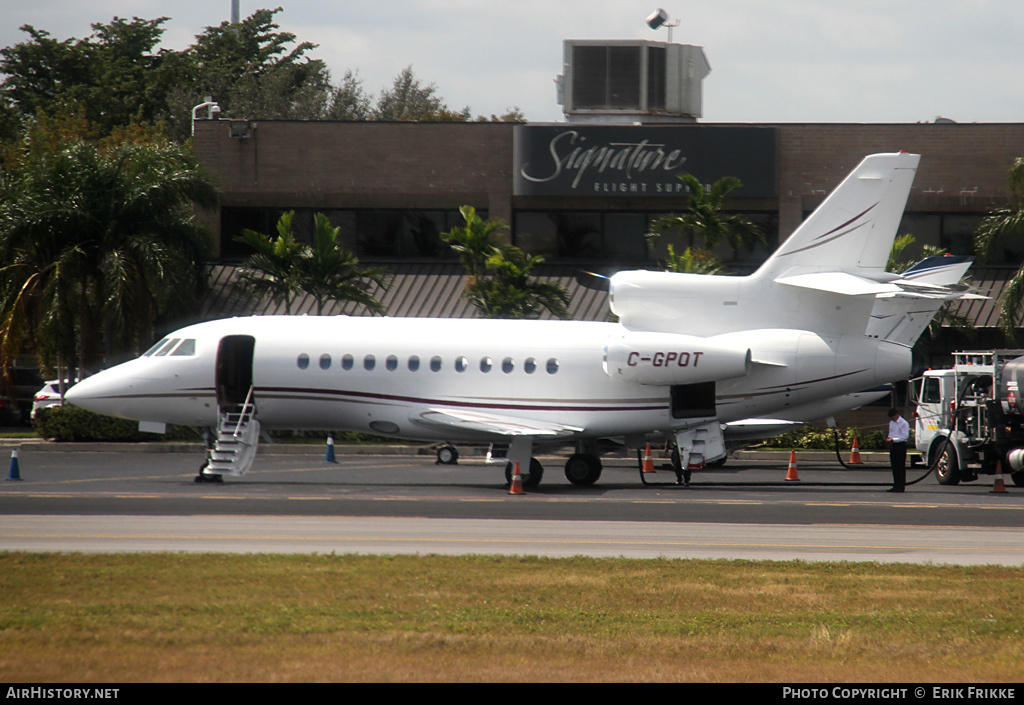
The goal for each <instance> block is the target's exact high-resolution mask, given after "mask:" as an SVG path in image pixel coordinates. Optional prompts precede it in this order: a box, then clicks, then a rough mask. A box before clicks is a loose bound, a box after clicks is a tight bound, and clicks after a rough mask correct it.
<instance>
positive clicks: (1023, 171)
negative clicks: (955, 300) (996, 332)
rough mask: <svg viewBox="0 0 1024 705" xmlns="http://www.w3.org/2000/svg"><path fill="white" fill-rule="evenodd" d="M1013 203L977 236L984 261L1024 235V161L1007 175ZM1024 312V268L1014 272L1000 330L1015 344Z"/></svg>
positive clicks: (987, 222) (977, 247) (1002, 307)
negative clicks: (1023, 310)
mask: <svg viewBox="0 0 1024 705" xmlns="http://www.w3.org/2000/svg"><path fill="white" fill-rule="evenodd" d="M1007 180H1008V182H1009V185H1010V190H1011V192H1012V194H1013V203H1011V205H1009V206H1007V207H1006V208H1000V209H997V210H995V211H993V212H991V213H989V214H988V215H986V216H985V217H984V218H983V219H982V221H981V225H979V226H978V229H977V231H976V232H975V234H974V249H975V251H976V252H977V253H978V256H979V257H980V258H982V259H990V258H993V257H998V256H999V254H1000V252H999V248H1000V247H1002V246H1003V245H1004V244H1005V243H1006V241H1008V240H1019V239H1020V237H1021V236H1022V235H1024V157H1021V158H1018V159H1017V160H1016V161H1014V163H1013V166H1012V167H1011V168H1010V171H1009V173H1008V175H1007ZM1022 308H1024V265H1021V267H1020V268H1018V269H1017V271H1016V272H1014V274H1013V276H1011V277H1010V279H1009V281H1007V283H1006V287H1005V288H1004V289H1003V298H1002V302H1001V304H1000V312H999V327H1000V329H1001V330H1002V331H1003V334H1004V335H1005V336H1006V339H1007V340H1008V341H1010V342H1011V343H1014V344H1015V343H1016V339H1017V329H1018V327H1019V326H1020V320H1021V312H1022Z"/></svg>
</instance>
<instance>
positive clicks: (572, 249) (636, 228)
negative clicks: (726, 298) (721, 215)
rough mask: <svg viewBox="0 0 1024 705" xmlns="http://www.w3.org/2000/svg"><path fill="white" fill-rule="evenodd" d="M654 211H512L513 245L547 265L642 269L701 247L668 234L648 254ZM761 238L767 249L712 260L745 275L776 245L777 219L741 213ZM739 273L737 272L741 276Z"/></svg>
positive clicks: (724, 252) (720, 252) (725, 250)
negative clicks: (670, 248)
mask: <svg viewBox="0 0 1024 705" xmlns="http://www.w3.org/2000/svg"><path fill="white" fill-rule="evenodd" d="M661 215H665V214H664V213H662V212H654V211H607V212H597V211H593V212H590V211H525V210H523V211H516V213H515V214H514V216H513V217H514V242H515V244H516V245H518V246H519V247H521V248H523V249H524V250H526V251H527V252H530V253H533V254H541V255H544V256H545V257H546V258H547V260H548V261H549V262H551V261H556V260H562V261H566V262H572V261H579V260H587V261H595V260H596V261H606V262H614V263H618V264H629V263H634V264H643V263H651V262H660V261H662V260H664V259H665V256H666V253H667V245H669V244H672V246H673V248H674V249H675V251H676V253H677V254H681V253H682V252H684V251H685V249H686V248H687V247H693V246H696V247H701V246H702V244H701V242H700V241H699V240H698V239H693V238H690V237H688V236H684V235H683V234H682V233H673V232H668V233H666V234H665V235H663V236H662V237H661V238H660V240H659V241H658V244H657V246H656V247H654V248H652V247H651V246H650V245H649V244H648V242H647V238H646V237H645V236H646V234H647V233H648V232H650V230H651V224H652V223H653V222H654V220H655V219H656V218H658V217H659V216H661ZM742 215H743V216H744V217H745V218H746V219H747V220H749V221H751V222H752V223H754V224H755V225H757V226H758V227H759V228H761V230H762V232H764V234H765V238H766V241H767V245H766V246H753V247H741V248H740V249H739V251H738V252H735V253H734V252H733V251H732V248H731V247H730V246H729V244H728V243H721V244H720V245H719V246H718V247H717V248H716V249H715V250H714V251H713V254H714V255H715V256H716V257H717V258H718V259H720V260H721V261H722V262H723V263H725V264H726V265H728V266H729V267H730V268H731V269H739V270H746V269H749V268H751V267H753V266H756V265H757V264H759V263H761V262H763V261H764V260H765V258H766V257H767V256H768V254H769V253H770V252H771V251H772V250H774V249H775V247H776V245H777V243H778V231H779V226H778V215H777V214H775V213H744V214H742ZM741 273H742V272H741Z"/></svg>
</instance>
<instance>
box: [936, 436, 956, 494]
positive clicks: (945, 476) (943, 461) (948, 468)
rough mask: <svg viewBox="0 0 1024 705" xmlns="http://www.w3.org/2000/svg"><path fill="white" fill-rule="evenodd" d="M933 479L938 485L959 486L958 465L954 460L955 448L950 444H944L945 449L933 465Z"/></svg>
mask: <svg viewBox="0 0 1024 705" xmlns="http://www.w3.org/2000/svg"><path fill="white" fill-rule="evenodd" d="M935 478H936V479H937V480H938V481H939V484H940V485H959V484H960V463H959V462H957V459H956V448H954V447H953V445H952V444H951V443H949V444H946V449H945V450H944V451H942V456H941V457H940V458H939V462H938V463H937V464H936V465H935Z"/></svg>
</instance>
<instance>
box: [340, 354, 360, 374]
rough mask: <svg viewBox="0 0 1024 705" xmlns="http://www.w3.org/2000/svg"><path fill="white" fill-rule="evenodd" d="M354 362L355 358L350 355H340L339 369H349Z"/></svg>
mask: <svg viewBox="0 0 1024 705" xmlns="http://www.w3.org/2000/svg"><path fill="white" fill-rule="evenodd" d="M355 363H356V360H355V358H354V357H352V356H351V355H342V356H341V369H343V370H351V369H352V366H353V365H355Z"/></svg>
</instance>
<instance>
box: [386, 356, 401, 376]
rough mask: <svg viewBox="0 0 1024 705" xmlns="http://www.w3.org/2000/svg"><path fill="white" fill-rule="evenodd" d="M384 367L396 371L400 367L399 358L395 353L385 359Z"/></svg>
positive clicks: (389, 370)
mask: <svg viewBox="0 0 1024 705" xmlns="http://www.w3.org/2000/svg"><path fill="white" fill-rule="evenodd" d="M384 367H386V368H387V370H388V372H394V371H395V370H397V369H398V358H397V357H395V356H394V355H388V359H387V360H385V361H384Z"/></svg>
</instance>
